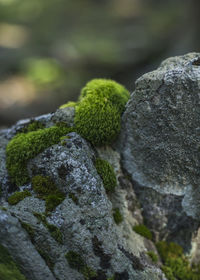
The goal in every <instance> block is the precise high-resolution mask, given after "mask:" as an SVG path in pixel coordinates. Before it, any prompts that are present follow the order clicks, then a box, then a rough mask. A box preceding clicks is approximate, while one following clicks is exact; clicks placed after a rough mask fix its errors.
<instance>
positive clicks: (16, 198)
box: [8, 190, 31, 205]
mask: <svg viewBox="0 0 200 280" xmlns="http://www.w3.org/2000/svg"><path fill="white" fill-rule="evenodd" d="M27 196H31V193H30V192H29V191H27V190H25V191H23V192H15V193H14V194H12V195H11V196H10V197H9V198H8V203H9V204H11V205H15V204H17V203H18V202H20V201H21V200H23V199H24V198H25V197H27Z"/></svg>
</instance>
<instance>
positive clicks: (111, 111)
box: [74, 79, 129, 146]
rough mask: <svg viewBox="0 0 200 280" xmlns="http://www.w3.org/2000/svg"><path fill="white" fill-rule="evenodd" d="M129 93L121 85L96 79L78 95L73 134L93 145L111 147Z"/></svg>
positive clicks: (119, 125) (118, 128) (117, 131)
mask: <svg viewBox="0 0 200 280" xmlns="http://www.w3.org/2000/svg"><path fill="white" fill-rule="evenodd" d="M128 98H129V93H128V91H127V90H126V89H125V88H124V87H123V86H122V85H120V84H118V83H116V82H114V81H111V80H106V79H95V80H92V81H90V82H89V83H87V84H86V86H85V87H84V88H83V89H82V91H81V96H80V102H79V103H78V104H77V106H76V108H75V109H76V114H75V119H74V123H75V127H76V131H77V132H78V133H79V134H80V135H82V136H83V137H84V138H85V139H87V140H89V141H90V142H91V143H92V144H93V145H96V146H101V145H105V144H111V143H112V142H113V141H114V139H115V138H116V136H117V135H118V133H119V131H120V127H121V114H122V113H123V111H124V108H125V104H126V102H127V101H128Z"/></svg>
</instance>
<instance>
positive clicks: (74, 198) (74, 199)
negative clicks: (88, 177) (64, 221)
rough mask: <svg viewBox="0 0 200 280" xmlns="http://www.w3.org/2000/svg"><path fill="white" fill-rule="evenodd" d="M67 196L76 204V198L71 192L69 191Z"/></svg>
mask: <svg viewBox="0 0 200 280" xmlns="http://www.w3.org/2000/svg"><path fill="white" fill-rule="evenodd" d="M69 198H71V199H72V200H73V202H74V203H75V204H78V198H77V197H76V196H75V194H73V193H69Z"/></svg>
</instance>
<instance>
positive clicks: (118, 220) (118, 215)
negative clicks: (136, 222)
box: [113, 208, 123, 225]
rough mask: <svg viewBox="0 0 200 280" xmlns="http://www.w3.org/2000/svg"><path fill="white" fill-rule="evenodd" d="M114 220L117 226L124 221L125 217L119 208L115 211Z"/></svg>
mask: <svg viewBox="0 0 200 280" xmlns="http://www.w3.org/2000/svg"><path fill="white" fill-rule="evenodd" d="M113 218H114V221H115V223H116V224H117V225H119V224H120V223H121V222H122V221H123V216H122V214H121V212H120V210H119V208H114V209H113Z"/></svg>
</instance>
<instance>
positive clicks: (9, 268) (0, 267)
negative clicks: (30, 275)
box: [0, 244, 26, 280]
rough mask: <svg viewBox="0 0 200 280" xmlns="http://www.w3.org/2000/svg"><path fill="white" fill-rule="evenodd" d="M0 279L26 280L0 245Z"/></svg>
mask: <svg viewBox="0 0 200 280" xmlns="http://www.w3.org/2000/svg"><path fill="white" fill-rule="evenodd" d="M0 279H3V280H26V278H25V276H24V275H23V274H22V273H21V272H20V270H19V268H18V266H17V265H16V263H15V262H14V260H13V258H12V257H11V256H10V254H9V252H8V251H7V249H6V248H5V247H3V246H2V245H1V244H0Z"/></svg>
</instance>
